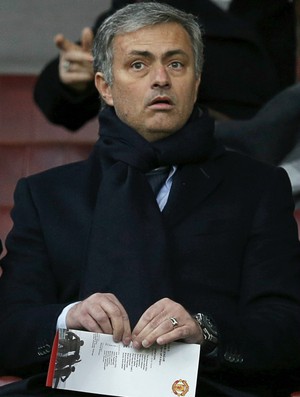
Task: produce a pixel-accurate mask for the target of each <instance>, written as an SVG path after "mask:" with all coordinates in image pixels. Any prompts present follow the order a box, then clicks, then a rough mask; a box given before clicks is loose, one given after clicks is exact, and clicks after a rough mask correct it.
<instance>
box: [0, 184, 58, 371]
mask: <svg viewBox="0 0 300 397" xmlns="http://www.w3.org/2000/svg"><path fill="white" fill-rule="evenodd" d="M15 201H16V207H15V208H16V209H15V210H14V211H13V214H12V218H13V219H14V220H15V221H16V222H15V225H14V229H13V232H12V233H11V234H10V236H9V237H8V239H7V249H8V250H9V251H10V253H9V254H8V255H7V256H6V257H5V258H4V259H3V261H2V263H1V266H2V268H3V270H4V271H3V275H2V277H1V278H0V323H1V324H5V327H1V332H0V333H1V337H0V351H1V354H0V373H1V372H3V373H6V374H7V373H9V372H10V370H11V369H13V370H14V371H13V373H14V374H16V373H18V374H20V375H28V373H30V371H31V370H32V371H35V372H38V371H44V370H45V369H46V368H47V365H48V362H49V358H50V352H51V347H52V343H53V339H54V335H55V331H56V321H57V317H58V315H59V314H60V313H61V311H62V309H63V307H64V306H65V305H64V304H61V303H58V301H57V284H56V282H55V279H54V275H53V273H52V272H51V270H50V268H49V267H50V265H49V261H50V259H49V256H48V253H47V252H46V248H45V244H44V240H43V235H42V233H41V232H40V224H39V219H38V215H37V211H36V210H35V207H34V205H33V201H32V198H31V195H30V192H29V189H28V188H27V184H26V182H24V180H22V181H20V183H19V184H18V186H17V189H16V193H15ZM16 218H17V220H16ZM33 258H34V259H33ZM7 263H9V266H6V264H7ZM8 307H9V309H8ZM12 335H14V337H13V341H14V342H13V345H14V347H12V345H11V344H10V343H8V341H9V340H12ZM24 368H26V370H24ZM24 371H25V372H24Z"/></svg>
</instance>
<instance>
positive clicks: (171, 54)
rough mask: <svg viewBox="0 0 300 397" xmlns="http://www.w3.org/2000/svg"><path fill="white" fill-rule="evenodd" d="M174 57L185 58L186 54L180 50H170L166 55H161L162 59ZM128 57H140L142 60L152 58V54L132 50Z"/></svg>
mask: <svg viewBox="0 0 300 397" xmlns="http://www.w3.org/2000/svg"><path fill="white" fill-rule="evenodd" d="M174 55H183V56H184V57H187V56H188V55H187V53H186V52H185V51H183V50H181V49H175V50H170V51H167V52H166V53H164V54H163V58H170V57H172V56H174ZM129 56H140V57H143V58H149V59H151V58H154V54H153V53H152V52H150V51H139V50H132V51H130V53H129Z"/></svg>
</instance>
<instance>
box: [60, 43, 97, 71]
mask: <svg viewBox="0 0 300 397" xmlns="http://www.w3.org/2000/svg"><path fill="white" fill-rule="evenodd" d="M61 60H62V61H69V62H71V63H74V64H79V65H82V66H85V67H89V68H90V69H91V70H93V67H92V66H93V65H92V61H93V56H92V55H91V54H89V53H88V52H83V51H82V50H81V49H80V50H78V49H77V48H76V49H72V50H70V51H67V52H63V53H62V55H61Z"/></svg>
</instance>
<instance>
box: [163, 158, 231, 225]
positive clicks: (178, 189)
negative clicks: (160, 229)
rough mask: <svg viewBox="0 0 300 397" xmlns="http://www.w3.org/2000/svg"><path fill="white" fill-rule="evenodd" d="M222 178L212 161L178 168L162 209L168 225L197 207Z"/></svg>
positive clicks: (173, 223) (176, 221)
mask: <svg viewBox="0 0 300 397" xmlns="http://www.w3.org/2000/svg"><path fill="white" fill-rule="evenodd" d="M222 179H223V173H222V171H221V170H220V168H219V167H218V168H217V167H216V166H215V163H214V162H207V163H204V164H201V165H199V164H189V165H186V166H183V167H180V168H178V170H177V171H176V173H175V175H174V180H173V185H172V188H171V191H170V196H169V200H168V202H167V205H166V207H165V209H164V211H163V214H164V217H165V219H166V221H167V223H168V225H169V226H174V225H175V224H176V223H178V222H180V220H181V219H183V218H185V217H186V216H187V214H188V213H190V212H192V211H193V210H194V208H195V207H199V205H201V202H202V201H203V200H204V199H205V198H206V197H207V196H208V195H209V194H212V193H213V191H214V190H215V189H216V188H217V186H218V185H219V183H220V182H221V181H222Z"/></svg>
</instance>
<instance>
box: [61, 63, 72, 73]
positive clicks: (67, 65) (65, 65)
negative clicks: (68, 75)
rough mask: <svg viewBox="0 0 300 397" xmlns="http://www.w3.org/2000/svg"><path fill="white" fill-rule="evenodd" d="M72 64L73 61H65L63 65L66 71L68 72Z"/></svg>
mask: <svg viewBox="0 0 300 397" xmlns="http://www.w3.org/2000/svg"><path fill="white" fill-rule="evenodd" d="M70 65H71V62H69V61H64V62H63V65H62V66H63V68H64V70H65V71H66V72H68V71H69V70H70Z"/></svg>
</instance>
